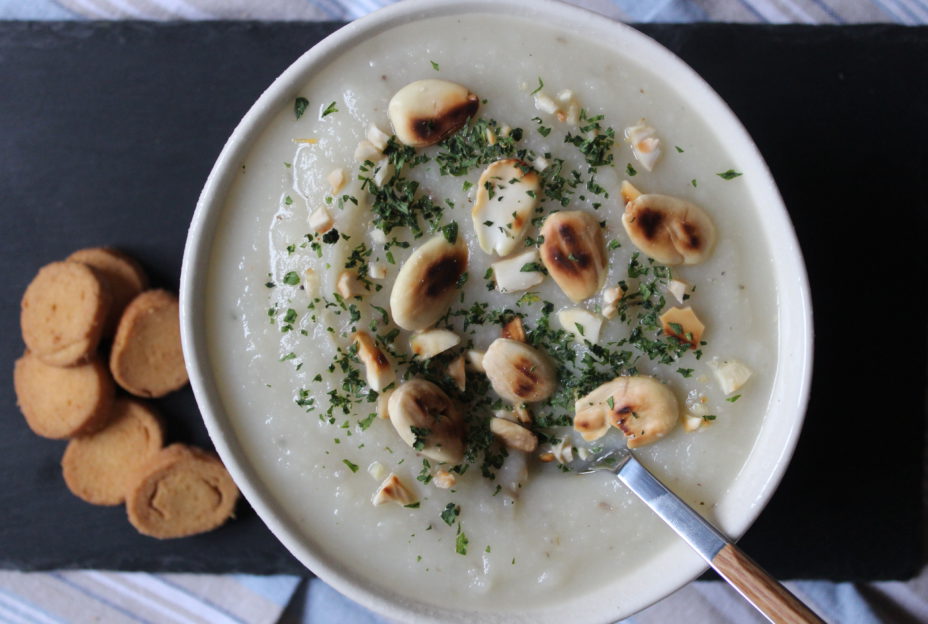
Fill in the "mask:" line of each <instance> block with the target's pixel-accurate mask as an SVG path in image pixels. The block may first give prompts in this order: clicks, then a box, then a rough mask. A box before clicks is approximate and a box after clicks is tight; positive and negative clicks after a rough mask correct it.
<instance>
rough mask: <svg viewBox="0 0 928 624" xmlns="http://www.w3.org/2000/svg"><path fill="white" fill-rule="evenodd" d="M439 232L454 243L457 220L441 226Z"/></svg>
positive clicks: (456, 234)
mask: <svg viewBox="0 0 928 624" xmlns="http://www.w3.org/2000/svg"><path fill="white" fill-rule="evenodd" d="M441 233H442V234H443V235H444V237H445V240H446V241H448V242H449V243H451V244H452V245H453V244H455V243H456V242H457V241H458V222H457V221H452V222H451V223H449V224H448V225H443V226H441Z"/></svg>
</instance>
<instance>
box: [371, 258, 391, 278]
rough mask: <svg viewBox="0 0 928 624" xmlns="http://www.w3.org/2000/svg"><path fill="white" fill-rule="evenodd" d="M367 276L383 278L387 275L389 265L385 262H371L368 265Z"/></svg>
mask: <svg viewBox="0 0 928 624" xmlns="http://www.w3.org/2000/svg"><path fill="white" fill-rule="evenodd" d="M367 276H368V277H369V278H371V279H373V280H382V279H383V278H385V277H386V276H387V265H386V264H384V263H383V262H371V263H370V264H368V265H367Z"/></svg>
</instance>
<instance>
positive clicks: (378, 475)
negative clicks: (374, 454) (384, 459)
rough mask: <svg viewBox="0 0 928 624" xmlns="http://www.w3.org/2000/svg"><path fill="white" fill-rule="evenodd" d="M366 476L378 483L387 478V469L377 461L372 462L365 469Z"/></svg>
mask: <svg viewBox="0 0 928 624" xmlns="http://www.w3.org/2000/svg"><path fill="white" fill-rule="evenodd" d="M367 474H369V475H370V476H372V477H374V478H375V479H377V480H378V481H383V480H384V479H386V478H387V474H388V473H387V467H386V466H384V465H383V464H381V463H380V462H379V461H376V460H375V461H372V462H371V463H370V465H369V466H368V467H367Z"/></svg>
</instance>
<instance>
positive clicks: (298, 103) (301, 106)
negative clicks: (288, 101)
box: [293, 97, 309, 119]
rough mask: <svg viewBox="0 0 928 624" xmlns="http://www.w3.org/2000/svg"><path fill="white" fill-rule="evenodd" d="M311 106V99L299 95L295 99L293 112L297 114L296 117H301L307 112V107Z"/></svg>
mask: <svg viewBox="0 0 928 624" xmlns="http://www.w3.org/2000/svg"><path fill="white" fill-rule="evenodd" d="M308 107H309V100H307V99H306V98H304V97H298V98H297V99H296V100H294V101H293V114H294V115H296V118H297V119H299V118H300V117H302V116H303V113H305V112H306V109H307V108H308Z"/></svg>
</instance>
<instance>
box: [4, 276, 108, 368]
mask: <svg viewBox="0 0 928 624" xmlns="http://www.w3.org/2000/svg"><path fill="white" fill-rule="evenodd" d="M105 279H106V278H105V277H103V275H102V274H101V273H99V272H98V271H97V270H96V269H94V268H92V267H90V266H88V265H86V264H83V263H81V262H53V263H51V264H48V265H46V266H44V267H42V268H41V269H40V270H39V272H38V274H37V275H36V276H35V278H34V279H33V280H32V282H31V283H30V284H29V286H28V288H26V292H25V294H24V295H23V298H22V303H21V310H20V324H21V327H22V332H23V341H24V342H25V343H26V347H27V348H28V349H29V351H30V352H31V353H32V354H33V356H35V357H37V358H39V359H41V360H42V361H43V362H45V363H47V364H49V365H52V366H71V365H73V364H77V363H78V362H81V361H82V360H85V359H87V358H89V357H90V356H91V354H93V352H94V350H95V349H96V348H97V343H98V342H99V341H100V336H101V335H102V334H103V329H104V327H105V326H106V320H107V317H108V315H109V310H110V305H111V301H112V298H111V296H110V292H109V287H108V285H107V283H106V281H105Z"/></svg>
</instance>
